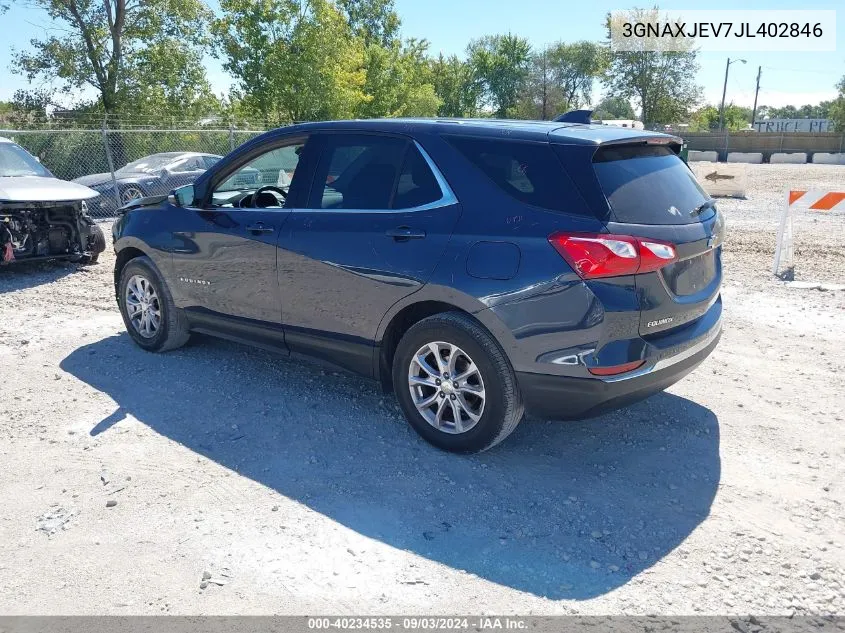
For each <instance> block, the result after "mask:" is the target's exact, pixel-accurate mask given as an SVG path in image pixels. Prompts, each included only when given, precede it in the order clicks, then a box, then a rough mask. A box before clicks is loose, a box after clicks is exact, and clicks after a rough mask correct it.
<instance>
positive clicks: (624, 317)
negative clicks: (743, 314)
mask: <svg viewBox="0 0 845 633" xmlns="http://www.w3.org/2000/svg"><path fill="white" fill-rule="evenodd" d="M679 147H680V140H679V139H678V138H676V137H673V136H667V135H664V134H657V133H650V132H643V131H640V130H630V129H621V128H613V127H607V126H593V125H588V124H572V123H546V122H543V123H541V122H523V121H497V120H401V119H392V120H371V121H337V122H327V123H308V124H302V125H294V126H291V127H286V128H282V129H278V130H274V131H272V132H268V133H266V134H264V135H262V136H260V137H258V138H256V139H254V140H253V141H251V142H249V143H246V144H245V145H243V146H241V147H239V148H238V149H236V150H235V151H234V152H232V153H231V154H230V155H229V156H227V157H226V158H224V159H223V160H221V161H220V162H219V163H217V164H216V165H215V166H214V167H212V168H211V169H209V170H208V171H207V172H206V173H205V174H203V175H202V176H201V177H200V178H199V179H198V180H197V181H196V182H195V183H194V184H193V185H187V186H185V187H182V188H180V189H177V190H175V191H174V192H173V193H171V194H170V196H167V197H166V198H165V197H158V198H146V199H141V200H138V201H135V202H134V203H132V204H131V205H129V206H128V207H127V208H126V210H125V212H124V214H123V215H122V217H120V219H119V220H118V221H117V222H116V223H115V224H114V228H113V236H114V246H115V251H116V253H117V263H116V267H115V274H114V279H115V288H116V294H117V301H118V304H119V306H120V311H121V313H122V315H123V319H124V321H125V323H126V328H127V330H128V331H129V334H130V335H131V336H132V338H133V339H134V340H135V342H136V343H137V344H138V345H140V346H141V347H143V348H144V349H147V350H151V351H164V350H169V349H173V348H176V347H179V346H180V345H183V344H184V343H185V342H186V341H187V340H188V337H189V336H190V333H191V332H203V333H207V334H213V335H217V336H221V337H224V338H227V339H232V340H236V341H242V342H244V343H249V344H252V345H258V346H261V347H265V348H269V349H272V350H276V351H280V352H283V353H305V354H308V355H311V356H317V357H321V358H323V359H326V360H329V361H331V362H332V363H334V364H335V365H338V366H341V367H344V368H347V369H350V370H352V371H355V372H357V373H360V374H363V375H365V376H370V377H372V378H375V379H377V380H379V381H380V382H381V383H382V385H383V386H384V387H385V388H386V389H388V390H392V391H393V392H395V394H396V397H397V399H398V401H399V404H400V405H401V407H402V410H403V411H404V413H405V416H406V417H407V419H408V421H409V422H410V424H411V425H412V426H413V427H414V429H416V430H417V431H418V432H419V434H420V435H422V436H423V437H424V438H425V439H426V440H428V441H429V442H431V443H432V444H434V445H436V446H438V447H440V448H443V449H446V450H450V451H459V452H472V451H480V450H484V449H487V448H490V447H491V446H493V445H495V444H496V443H498V442H500V441H501V440H503V439H504V438H505V437H507V435H508V434H509V433H511V431H513V429H514V428H515V427H516V425H517V424H518V423H519V421H520V420H521V419H522V417H523V412H524V411H525V410H527V411H528V412H529V413H533V414H537V415H540V416H544V417H552V418H558V419H563V418H578V417H585V416H589V415H593V414H595V413H598V412H600V411H603V410H607V409H608V408H614V407H618V406H621V405H624V404H626V403H630V402H633V401H636V400H638V399H641V398H644V397H646V396H648V395H650V394H652V393H654V392H656V391H659V390H661V389H664V388H665V387H667V386H669V385H671V384H672V383H674V382H676V381H677V380H679V379H680V378H681V377H683V376H684V375H686V374H687V373H689V372H690V371H692V369H693V368H694V367H695V366H696V365H698V364H699V363H700V362H701V361H702V360H704V358H706V357H707V355H708V354H709V353H710V352H711V351H712V350H713V348H714V347H715V346H716V344H717V342H718V339H719V336H720V334H721V311H722V304H721V299H720V295H719V287H720V283H721V278H722V272H721V243H722V239H723V235H724V222H723V219H722V215H721V214H720V213H719V212H718V211H717V210H716V208H715V207H714V205H713V201H712V199H710V198H709V197H708V196H707V194H705V193H704V191H703V190H702V188H701V187H700V186H699V184H698V183H697V182H696V180H695V178H694V177H693V175H692V173H691V172H690V170H689V169H688V167H687V166H686V165H685V164H684V162H683V161H682V160H681V159H680V158H679V157H678V150H679ZM244 174H247V175H248V176H249V177H244ZM339 423H342V421H339Z"/></svg>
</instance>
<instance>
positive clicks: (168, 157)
mask: <svg viewBox="0 0 845 633" xmlns="http://www.w3.org/2000/svg"><path fill="white" fill-rule="evenodd" d="M180 156H182V154H179V153H178V152H167V153H165V154H153V155H152V156H144V157H143V158H139V159H138V160H133V161H132V162H131V163H128V164H126V165H124V166H123V167H121V168H120V169H118V170H117V172H116V173H118V174H121V173H123V174H132V173H137V172H139V171H140V172H144V173H147V174H149V173H154V172H158V171H161V170H162V169H164V168H165V167H166V166H167V165H170V164H171V163H173V162H175V161H176V159H177V158H179V157H180Z"/></svg>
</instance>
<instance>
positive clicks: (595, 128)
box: [279, 118, 680, 145]
mask: <svg viewBox="0 0 845 633" xmlns="http://www.w3.org/2000/svg"><path fill="white" fill-rule="evenodd" d="M282 130H284V131H285V132H292V131H298V130H302V131H303V132H305V131H320V130H349V131H352V130H356V131H361V132H364V131H366V132H405V133H414V132H422V133H431V132H434V133H440V134H443V133H445V134H450V133H451V134H461V135H464V134H465V135H471V136H485V137H495V138H502V137H503V136H507V137H508V138H511V139H519V140H543V141H554V142H558V143H567V144H577V145H602V144H604V143H619V142H623V143H624V142H625V141H628V140H630V141H636V140H639V139H643V140H644V139H648V138H654V139H661V140H662V141H663V142H666V143H679V142H680V139H679V138H677V137H675V136H671V135H669V134H663V133H661V132H649V131H647V130H635V129H631V128H622V127H615V126H610V125H586V124H581V123H559V122H555V121H521V120H512V119H449V118H437V119H352V120H346V121H320V122H313V123H298V124H296V125H292V126H288V127H284V128H280V129H279V131H282Z"/></svg>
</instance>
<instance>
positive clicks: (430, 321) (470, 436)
mask: <svg viewBox="0 0 845 633" xmlns="http://www.w3.org/2000/svg"><path fill="white" fill-rule="evenodd" d="M432 342H444V343H449V344H452V345H456V346H457V347H458V348H460V349H461V350H463V351H464V352H465V353H466V354H468V355H469V357H470V358H471V359H472V361H473V362H474V363H475V366H476V367H477V368H478V371H479V373H480V375H481V379H482V380H483V384H484V388H485V393H486V399H485V402H484V407H483V410H482V411H481V417H480V418H479V419H478V422H477V423H475V426H472V427H471V428H470V429H469V430H467V431H465V432H463V433H448V432H444V431H442V430H440V429H438V428H435V427H434V426H433V425H432V424H430V423H429V422H428V421H427V420H426V419H425V418H424V417H423V415H422V414H421V413H420V411H418V410H417V407H416V405H415V404H414V400H413V397H412V395H411V390H410V388H409V384H408V380H409V379H408V374H409V370H410V368H411V362H412V360H413V358H414V355H415V354H416V353H417V351H418V350H419V349H421V348H422V347H423V346H424V345H426V344H428V343H432ZM393 389H394V392H395V394H396V398H397V399H398V401H399V406H400V407H401V409H402V412H403V413H404V414H405V418H406V419H407V420H408V423H409V424H410V425H411V426H412V427H413V428H414V430H415V431H416V432H417V433H419V434H420V435H421V436H422V437H423V438H424V439H425V440H426V441H428V442H429V443H431V444H433V445H434V446H436V447H438V448H441V449H443V450H446V451H451V452H454V453H477V452H480V451H485V450H487V449H489V448H492V447H493V446H495V445H496V444H498V443H499V442H501V441H502V440H504V439H505V438H506V437H507V436H508V435H510V434H511V433H512V432H513V430H514V429H515V428H516V426H517V425H518V424H519V422H520V420H522V417H523V412H524V407H523V404H522V394H521V393H520V391H519V387H518V385H517V382H516V376H515V375H514V372H513V368H512V367H511V365H510V362H509V361H508V359H507V357H506V356H505V353H504V351H503V350H502V348H501V347H500V346H499V344H498V343H497V342H496V340H495V339H494V338H493V337H492V336H491V335H490V334H489V333H488V332H487V330H485V329H484V328H483V327H482V326H481V325H480V324H479V323H478V322H477V321H475V320H474V319H473V318H472V317H470V316H469V315H466V314H463V313H461V312H444V313H442V314H436V315H434V316H431V317H428V318H426V319H423V320H422V321H420V322H418V323H416V324H415V325H413V326H412V327H411V328H410V329H409V330H408V331H407V332H406V333H405V335H404V336H403V337H402V339H401V340H400V341H399V345H398V346H397V348H396V353H395V354H394V357H393Z"/></svg>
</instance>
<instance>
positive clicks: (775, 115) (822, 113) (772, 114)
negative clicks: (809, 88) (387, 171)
mask: <svg viewBox="0 0 845 633" xmlns="http://www.w3.org/2000/svg"><path fill="white" fill-rule="evenodd" d="M834 103H835V101H821V102H820V103H817V104H816V105H811V104H809V103H808V104H806V105H803V106H801V107H800V108H796V107H795V106H794V105H787V106H784V107H782V108H772V107H769V106H760V107H759V108H758V109H757V118H758V119H760V118H763V117H766V118H769V119H828V118H830V112H831V108H832V107H833V104H834Z"/></svg>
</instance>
